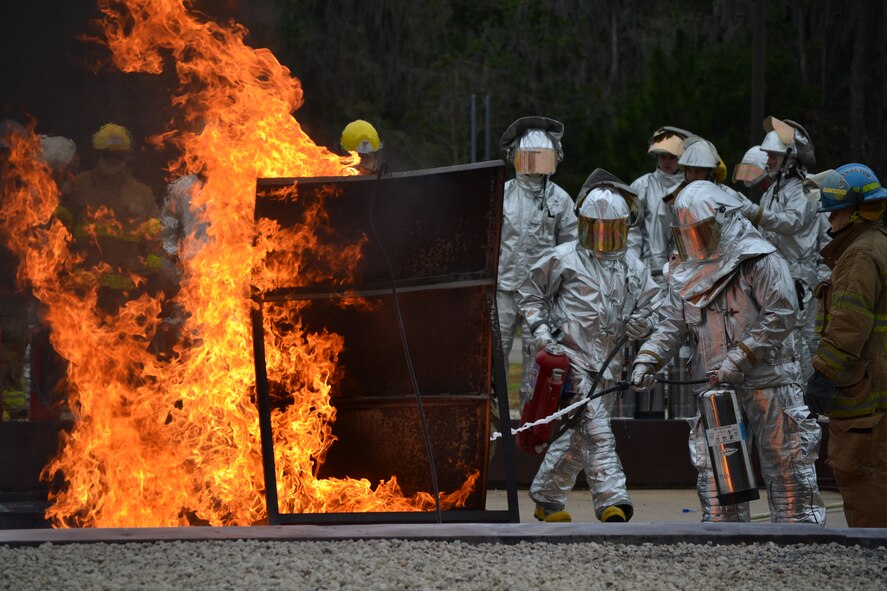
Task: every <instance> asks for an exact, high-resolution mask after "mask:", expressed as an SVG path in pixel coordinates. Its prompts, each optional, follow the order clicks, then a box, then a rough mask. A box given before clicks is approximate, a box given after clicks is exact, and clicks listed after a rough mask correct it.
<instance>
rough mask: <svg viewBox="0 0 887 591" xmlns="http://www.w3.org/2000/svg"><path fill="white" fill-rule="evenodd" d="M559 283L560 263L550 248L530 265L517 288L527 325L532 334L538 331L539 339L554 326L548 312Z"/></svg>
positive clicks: (549, 332)
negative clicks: (524, 277)
mask: <svg viewBox="0 0 887 591" xmlns="http://www.w3.org/2000/svg"><path fill="white" fill-rule="evenodd" d="M560 284H561V273H560V264H559V262H558V260H557V258H556V256H555V251H554V250H551V251H549V252H548V253H547V254H546V255H544V256H543V257H542V258H541V259H539V260H538V261H537V262H536V264H535V265H533V266H532V267H530V271H529V273H527V277H526V279H524V282H523V284H522V285H521V286H520V287H519V288H518V290H517V292H518V295H519V297H520V302H519V306H520V309H521V313H522V314H523V315H524V318H525V319H526V321H527V326H529V327H530V330H531V331H532V333H533V335H534V336H535V335H536V333H537V332H539V333H540V339H542V338H544V336H545V335H544V333H546V332H547V333H548V334H549V335H550V334H551V332H552V328H555V327H552V326H551V324H550V316H549V313H550V310H551V304H552V302H553V301H554V297H555V295H556V294H557V291H558V289H559V288H560Z"/></svg>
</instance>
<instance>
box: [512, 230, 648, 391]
mask: <svg viewBox="0 0 887 591" xmlns="http://www.w3.org/2000/svg"><path fill="white" fill-rule="evenodd" d="M660 292H661V290H660V288H659V286H658V285H656V283H655V282H654V281H653V278H652V277H651V276H650V271H649V269H647V266H646V265H645V264H644V263H642V262H641V261H640V260H639V259H638V258H637V257H636V256H634V255H633V254H631V253H629V252H625V253H620V254H619V255H618V256H615V257H613V258H607V259H599V258H596V257H594V256H592V255H591V254H590V253H589V252H588V251H587V250H586V249H584V248H582V247H581V246H579V243H578V241H573V242H568V243H566V244H561V245H560V246H558V247H557V248H555V249H554V250H551V251H549V252H548V254H546V255H545V256H544V257H542V259H541V260H539V262H538V263H536V264H535V265H533V267H532V269H531V270H530V274H529V276H528V277H527V280H526V281H525V282H524V283H523V285H522V286H521V287H520V289H519V290H518V294H519V295H520V307H521V311H522V312H523V313H524V316H525V317H526V319H527V323H528V324H529V325H530V327H532V328H533V329H535V328H536V327H538V326H539V325H540V324H543V323H544V324H547V325H548V327H549V328H550V329H551V331H552V333H553V335H554V336H555V337H556V338H557V339H558V341H559V342H560V343H561V344H562V345H563V346H564V348H565V349H566V350H567V355H568V356H569V357H570V362H571V363H572V364H573V365H575V366H577V367H580V368H582V369H584V370H586V371H590V372H599V371H601V366H602V365H603V363H604V360H605V359H606V358H607V355H608V354H609V353H610V351H611V350H612V349H613V347H614V346H616V344H617V341H618V340H619V339H620V337H622V335H624V334H625V323H626V321H627V320H628V318H629V317H630V316H631V314H632V313H633V312H636V311H637V312H638V313H639V315H640V316H643V317H647V316H649V315H650V310H652V309H654V308H655V307H656V305H657V304H658V302H659V300H660V299H661V297H662V296H661V294H660ZM654 322H655V319H654ZM621 370H622V351H620V352H619V353H618V354H617V355H615V356H614V357H613V360H612V361H611V363H610V366H609V368H608V371H605V372H604V377H605V378H606V379H608V380H616V379H619V378H621V373H620V372H621Z"/></svg>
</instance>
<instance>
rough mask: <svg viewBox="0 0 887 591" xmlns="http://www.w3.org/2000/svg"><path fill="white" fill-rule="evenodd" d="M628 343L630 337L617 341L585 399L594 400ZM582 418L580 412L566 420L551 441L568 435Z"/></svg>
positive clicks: (620, 338) (624, 336)
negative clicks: (602, 379)
mask: <svg viewBox="0 0 887 591" xmlns="http://www.w3.org/2000/svg"><path fill="white" fill-rule="evenodd" d="M627 342H628V335H622V336H621V337H619V340H618V341H616V345H615V346H614V347H613V349H612V350H611V351H610V352H609V353H608V354H607V357H606V359H604V362H603V363H602V364H601V368H602V369H601V371H599V372H597V373H596V374H595V376H594V381H593V382H592V383H591V389H590V390H589V391H588V394H586V395H585V398H587V399H588V400H592V399H593V398H592V397H593V396H594V391H595V390H597V387H598V384H599V383H600V381H601V374H602V373H603V372H604V371H606V369H607V367H609V365H610V362H611V361H613V358H614V357H615V356H616V354H617V353H618V352H619V351H621V350H622V347H624V346H625V343H627ZM594 397H595V398H597V396H594ZM581 416H582V413H581V412H579V413H576V414H574V415H573V416H572V417H569V418H567V419H565V420H564V424H563V425H562V426H561V428H560V430H559V431H558V432H557V434H555V436H554V437H552V438H551V440H550V441H552V442H553V441H555V440H556V439H558V438H559V437H560V436H561V435H563V434H564V433H566V432H567V431H568V430H570V429H572V428H573V427H575V426H576V424H577V423H579V418H580V417H581Z"/></svg>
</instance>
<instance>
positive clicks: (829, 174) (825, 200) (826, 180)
mask: <svg viewBox="0 0 887 591" xmlns="http://www.w3.org/2000/svg"><path fill="white" fill-rule="evenodd" d="M809 180H811V181H813V182H814V183H816V185H817V186H818V187H819V212H828V211H837V210H839V209H845V208H848V207H856V206H857V205H859V204H860V203H862V199H860V196H859V195H858V194H857V193H856V192H855V191H853V190H852V189H851V188H850V184H849V183H847V181H846V180H845V179H844V177H843V176H842V175H841V174H840V173H838V172H836V171H834V170H826V171H823V172H820V173H818V174H814V175H812V176H811V177H810V179H809Z"/></svg>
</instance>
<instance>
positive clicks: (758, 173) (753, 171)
mask: <svg viewBox="0 0 887 591" xmlns="http://www.w3.org/2000/svg"><path fill="white" fill-rule="evenodd" d="M765 176H767V171H766V170H764V169H762V168H760V167H759V166H755V165H754V164H745V163H740V164H737V165H736V167H735V168H734V169H733V182H734V183H738V182H743V183H746V185H753V184H755V183H756V182H758V181H760V180H761V179H763V178H764V177H765Z"/></svg>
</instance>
